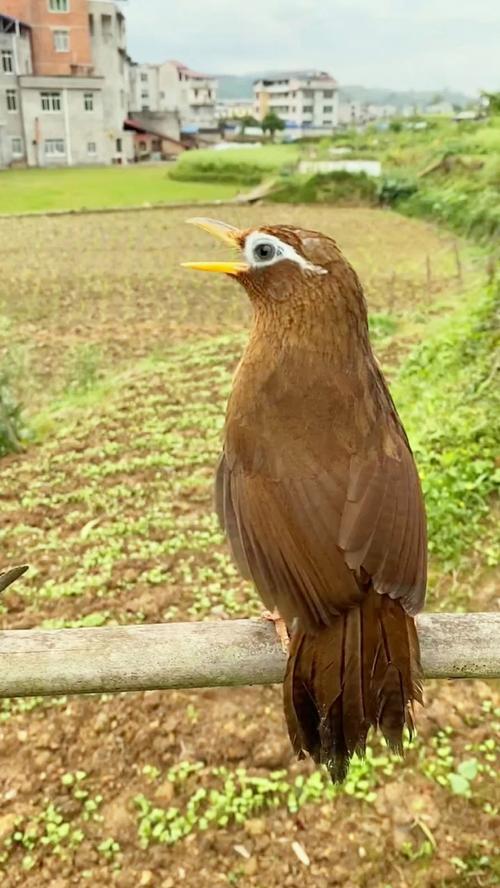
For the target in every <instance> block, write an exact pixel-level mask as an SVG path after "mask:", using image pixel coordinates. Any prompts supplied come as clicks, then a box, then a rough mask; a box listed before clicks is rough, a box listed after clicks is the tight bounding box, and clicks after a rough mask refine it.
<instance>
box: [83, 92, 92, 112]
mask: <svg viewBox="0 0 500 888" xmlns="http://www.w3.org/2000/svg"><path fill="white" fill-rule="evenodd" d="M83 107H84V109H85V111H93V110H94V93H84V94H83Z"/></svg>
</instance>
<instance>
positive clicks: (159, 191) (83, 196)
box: [0, 165, 238, 213]
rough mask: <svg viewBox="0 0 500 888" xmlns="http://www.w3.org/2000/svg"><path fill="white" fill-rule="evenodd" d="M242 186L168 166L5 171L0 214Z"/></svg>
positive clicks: (200, 197) (194, 195) (177, 199)
mask: <svg viewBox="0 0 500 888" xmlns="http://www.w3.org/2000/svg"><path fill="white" fill-rule="evenodd" d="M237 190H238V189H237V188H236V186H234V185H230V184H224V183H219V182H179V181H174V180H173V179H172V178H171V176H170V167H168V168H167V167H166V166H163V165H162V166H127V167H118V166H117V167H98V168H95V169H94V168H90V167H85V168H75V167H70V168H67V169H30V170H3V171H0V213H27V212H45V211H49V210H81V209H100V208H103V207H126V206H143V205H145V204H151V205H155V204H162V203H184V202H186V203H191V202H196V201H209V200H225V199H230V198H231V197H234V195H235V194H236V192H237Z"/></svg>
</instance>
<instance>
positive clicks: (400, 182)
mask: <svg viewBox="0 0 500 888" xmlns="http://www.w3.org/2000/svg"><path fill="white" fill-rule="evenodd" d="M417 189H418V186H417V183H416V182H414V181H412V180H410V179H397V178H395V177H393V178H384V179H382V181H381V182H380V184H379V186H378V189H377V194H378V199H379V201H380V203H381V204H386V205H389V206H392V205H393V204H395V203H396V202H397V201H398V200H402V199H404V198H407V197H410V196H411V195H412V194H415V192H416V191H417Z"/></svg>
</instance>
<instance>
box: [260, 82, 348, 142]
mask: <svg viewBox="0 0 500 888" xmlns="http://www.w3.org/2000/svg"><path fill="white" fill-rule="evenodd" d="M253 88H254V95H255V103H254V113H255V116H256V117H257V119H258V120H263V119H264V117H265V116H266V114H267V113H268V112H271V111H273V112H274V113H275V114H277V115H278V117H281V119H282V120H284V121H285V124H286V125H287V126H288V127H289V128H299V129H300V130H312V131H315V132H316V131H318V132H321V131H331V130H332V129H334V128H335V127H336V126H337V125H338V107H339V100H338V85H337V82H336V80H335V79H334V78H333V77H332V76H331V75H330V74H328V73H327V72H326V71H313V70H311V71H296V72H290V73H284V74H276V75H274V76H273V77H268V78H265V79H261V80H257V81H256V82H255V83H254V87H253Z"/></svg>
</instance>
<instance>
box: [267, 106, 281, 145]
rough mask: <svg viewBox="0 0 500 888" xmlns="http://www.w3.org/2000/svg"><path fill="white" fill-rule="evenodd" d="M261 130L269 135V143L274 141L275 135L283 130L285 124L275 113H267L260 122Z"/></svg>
mask: <svg viewBox="0 0 500 888" xmlns="http://www.w3.org/2000/svg"><path fill="white" fill-rule="evenodd" d="M262 129H263V130H264V132H265V133H269V134H270V136H271V141H274V135H275V133H276V132H278V130H284V129H285V122H284V120H282V119H281V117H278V115H277V114H276V112H275V111H268V113H267V114H266V116H265V117H264V120H263V121H262Z"/></svg>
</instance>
